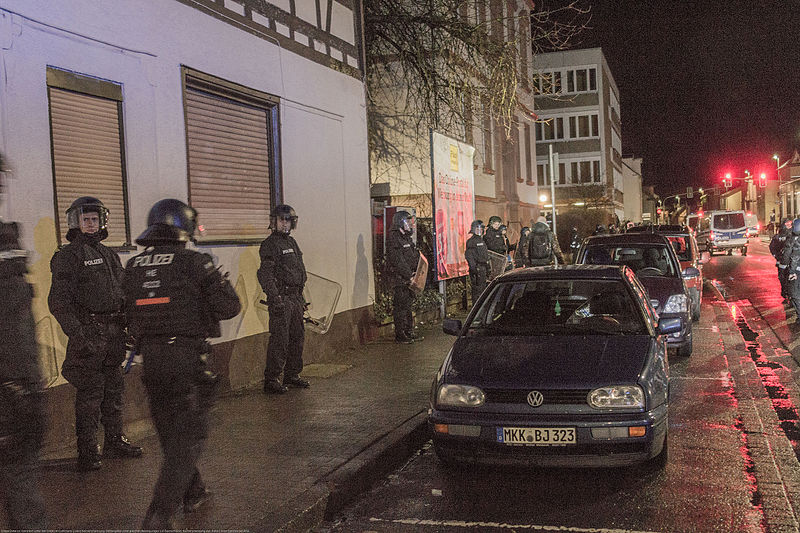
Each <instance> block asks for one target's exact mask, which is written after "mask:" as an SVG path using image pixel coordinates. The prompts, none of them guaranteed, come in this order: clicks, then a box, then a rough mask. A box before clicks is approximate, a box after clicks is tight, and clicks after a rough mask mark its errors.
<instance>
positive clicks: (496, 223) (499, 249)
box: [483, 215, 508, 257]
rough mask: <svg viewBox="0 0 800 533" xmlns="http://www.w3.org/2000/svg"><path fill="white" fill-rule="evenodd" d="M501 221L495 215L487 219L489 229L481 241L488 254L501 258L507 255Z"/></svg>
mask: <svg viewBox="0 0 800 533" xmlns="http://www.w3.org/2000/svg"><path fill="white" fill-rule="evenodd" d="M502 226H503V221H502V220H500V217H498V216H497V215H495V216H491V217H489V227H488V228H486V234H485V235H484V236H483V241H484V242H485V243H486V247H487V248H488V249H489V251H490V252H494V253H496V254H500V255H502V256H503V257H505V256H506V254H508V244H507V242H508V241H507V239H506V237H505V235H503V229H502Z"/></svg>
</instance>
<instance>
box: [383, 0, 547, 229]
mask: <svg viewBox="0 0 800 533" xmlns="http://www.w3.org/2000/svg"><path fill="white" fill-rule="evenodd" d="M532 9H533V3H532V2H531V1H530V0H477V1H474V2H470V3H469V4H468V6H467V8H466V9H464V10H463V14H462V15H463V17H464V20H465V21H466V22H467V23H469V24H470V25H473V26H475V27H482V28H488V33H489V36H490V38H493V39H498V40H502V41H505V42H513V43H515V44H516V48H515V50H516V52H517V76H518V80H519V83H518V84H517V94H516V96H517V100H518V105H517V109H516V110H515V112H514V116H513V119H512V120H511V126H510V127H509V128H507V127H506V125H504V124H503V123H502V122H501V121H500V120H498V119H497V117H494V116H492V113H491V112H490V110H489V107H488V106H487V105H486V104H485V102H481V101H473V100H468V103H467V107H468V110H467V112H466V113H465V115H466V116H467V117H470V118H471V121H470V123H469V124H466V123H464V124H461V126H460V128H459V131H455V132H441V133H443V134H447V135H451V136H454V137H456V138H457V139H458V140H460V141H462V142H464V143H466V144H468V145H471V146H473V147H474V148H475V156H474V193H475V218H478V219H482V220H483V221H484V222H486V221H487V220H488V219H489V217H491V216H493V215H497V216H500V217H501V218H502V219H503V221H504V223H505V224H507V225H508V227H509V237H510V239H511V240H512V241H515V240H516V238H517V237H518V236H519V230H520V228H521V227H522V226H527V225H529V224H530V223H531V220H532V219H535V218H536V217H537V216H538V215H539V213H540V210H541V208H542V205H541V202H539V200H538V197H539V192H538V188H537V185H536V181H535V167H534V165H533V164H532V160H533V155H532V154H533V145H534V127H535V115H534V114H533V104H534V99H533V88H532V70H531V64H532V49H531V42H530V27H529V24H528V21H529V20H530V12H531V10H532ZM401 97H402V96H401V95H400V93H398V99H399V98H401ZM397 143H398V145H400V146H403V147H404V148H405V150H406V152H407V153H408V154H410V156H409V157H408V158H407V159H406V160H405V161H403V164H402V165H397V166H385V165H380V164H373V166H372V168H371V172H372V183H373V198H374V199H375V200H377V201H378V206H379V207H380V206H382V205H385V204H391V205H399V206H408V207H413V208H415V209H416V211H417V214H418V216H421V217H431V216H432V211H431V189H432V184H431V162H430V156H429V149H430V146H429V142H428V138H427V135H420V134H419V132H412V134H411V135H407V136H406V138H404V139H402V140H398V141H397ZM374 213H376V214H377V213H378V210H377V209H375V210H374Z"/></svg>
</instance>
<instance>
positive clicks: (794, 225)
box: [792, 218, 800, 235]
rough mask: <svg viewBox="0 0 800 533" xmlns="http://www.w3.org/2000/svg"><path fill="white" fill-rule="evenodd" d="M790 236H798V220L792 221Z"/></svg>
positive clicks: (799, 231) (799, 223)
mask: <svg viewBox="0 0 800 533" xmlns="http://www.w3.org/2000/svg"><path fill="white" fill-rule="evenodd" d="M792 235H800V218H796V219H794V220H793V221H792Z"/></svg>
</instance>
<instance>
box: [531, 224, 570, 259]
mask: <svg viewBox="0 0 800 533" xmlns="http://www.w3.org/2000/svg"><path fill="white" fill-rule="evenodd" d="M528 258H529V261H530V264H531V266H543V265H552V264H556V265H563V264H565V262H564V254H563V253H562V252H561V246H559V244H558V240H557V239H556V238H555V235H553V232H552V231H550V226H548V225H547V222H546V219H545V218H544V217H539V218H538V219H537V221H536V224H534V225H533V230H531V235H530V239H529V240H528Z"/></svg>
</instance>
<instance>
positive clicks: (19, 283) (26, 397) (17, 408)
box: [0, 158, 47, 530]
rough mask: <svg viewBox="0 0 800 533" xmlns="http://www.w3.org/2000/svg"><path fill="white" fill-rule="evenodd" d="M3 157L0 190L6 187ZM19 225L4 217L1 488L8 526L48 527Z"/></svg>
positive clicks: (35, 358)
mask: <svg viewBox="0 0 800 533" xmlns="http://www.w3.org/2000/svg"><path fill="white" fill-rule="evenodd" d="M3 169H4V167H3V162H2V158H0V195H2V194H3V193H4V179H5V177H4V175H3ZM26 261H27V253H26V252H25V251H24V250H22V246H20V243H19V226H18V225H17V224H16V223H14V222H4V221H3V220H0V294H2V295H3V300H2V304H0V324H2V326H0V410H2V416H0V493H2V494H4V506H5V511H6V517H7V518H8V522H7V524H6V525H7V526H8V527H9V529H38V530H44V529H47V520H46V518H45V511H44V502H43V501H42V497H41V494H40V493H39V489H38V483H37V477H38V476H37V474H36V460H37V457H38V454H39V449H40V448H41V445H42V438H43V436H44V430H45V413H44V406H43V398H42V390H41V389H42V375H41V370H40V368H39V350H38V348H37V345H36V325H35V323H34V320H33V314H32V312H31V299H32V297H33V287H31V286H30V285H29V284H28V282H27V281H26V280H25V273H26V272H27V271H28V268H27V265H26Z"/></svg>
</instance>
